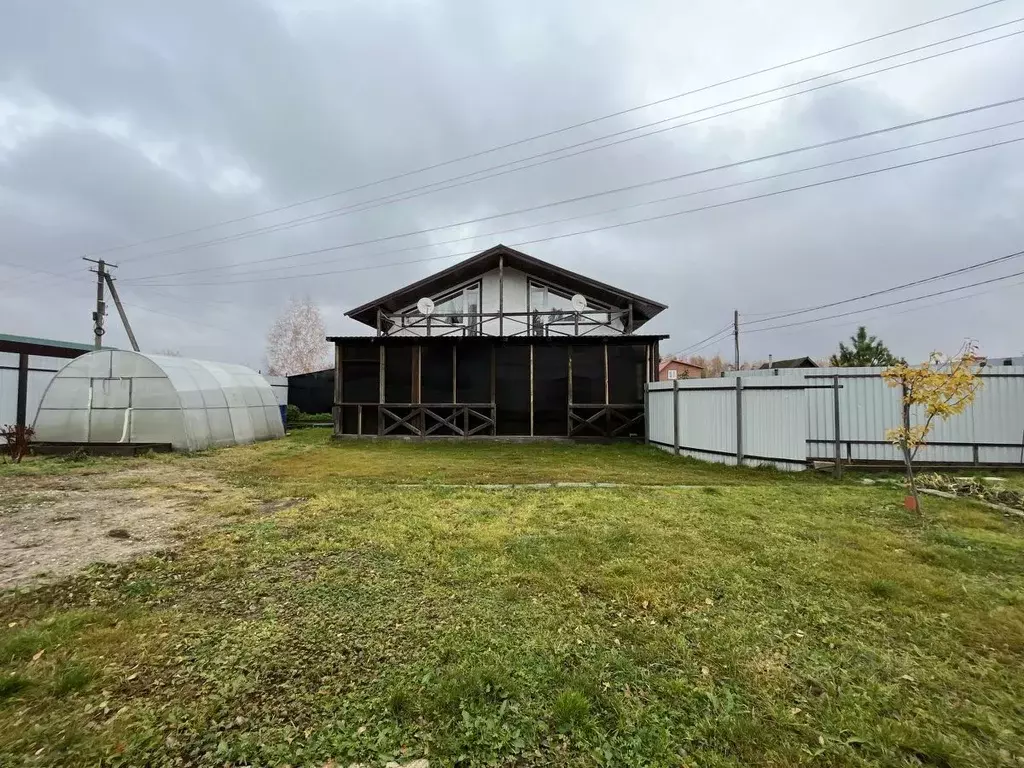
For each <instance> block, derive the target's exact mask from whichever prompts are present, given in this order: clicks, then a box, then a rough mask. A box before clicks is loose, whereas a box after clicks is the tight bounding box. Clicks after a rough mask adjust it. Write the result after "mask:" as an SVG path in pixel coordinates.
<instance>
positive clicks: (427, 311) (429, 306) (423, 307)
mask: <svg viewBox="0 0 1024 768" xmlns="http://www.w3.org/2000/svg"><path fill="white" fill-rule="evenodd" d="M416 309H417V310H419V313H420V314H421V315H432V314H434V300H433V299H431V298H428V297H427V296H424V297H423V298H422V299H420V300H419V301H417V302H416Z"/></svg>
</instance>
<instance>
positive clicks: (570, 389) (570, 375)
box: [565, 344, 572, 437]
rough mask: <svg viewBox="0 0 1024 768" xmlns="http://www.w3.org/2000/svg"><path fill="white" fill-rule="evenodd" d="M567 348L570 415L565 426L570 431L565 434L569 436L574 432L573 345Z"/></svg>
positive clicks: (567, 397) (567, 394) (567, 396)
mask: <svg viewBox="0 0 1024 768" xmlns="http://www.w3.org/2000/svg"><path fill="white" fill-rule="evenodd" d="M566 350H567V352H568V354H569V391H568V392H567V393H566V399H567V401H568V405H569V410H568V415H567V417H566V422H567V423H566V425H565V428H566V430H568V431H567V432H566V433H565V435H566V437H568V436H569V435H571V434H572V345H571V344H570V345H568V346H567V347H566Z"/></svg>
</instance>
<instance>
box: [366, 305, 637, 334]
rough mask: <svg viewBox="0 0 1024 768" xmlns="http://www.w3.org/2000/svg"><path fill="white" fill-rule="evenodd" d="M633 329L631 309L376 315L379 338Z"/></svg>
mask: <svg viewBox="0 0 1024 768" xmlns="http://www.w3.org/2000/svg"><path fill="white" fill-rule="evenodd" d="M632 325H633V322H632V311H631V309H622V310H618V309H613V310H584V311H583V312H574V311H565V312H563V311H560V310H559V311H547V312H541V311H539V310H536V311H533V312H473V313H465V312H459V313H454V312H452V313H438V314H433V315H420V314H417V313H408V314H401V313H388V312H384V311H383V310H378V313H377V335H378V336H394V335H398V334H402V333H409V332H410V331H411V332H413V335H423V336H485V335H486V336H586V335H588V334H590V333H593V332H594V331H599V330H601V329H603V330H605V331H613V332H614V333H616V334H620V333H632ZM485 327H486V330H485ZM417 331H420V332H422V333H416V332H417ZM495 331H496V332H495Z"/></svg>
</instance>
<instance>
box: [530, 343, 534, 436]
mask: <svg viewBox="0 0 1024 768" xmlns="http://www.w3.org/2000/svg"><path fill="white" fill-rule="evenodd" d="M530 437H533V344H531V345H530Z"/></svg>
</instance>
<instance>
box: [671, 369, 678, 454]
mask: <svg viewBox="0 0 1024 768" xmlns="http://www.w3.org/2000/svg"><path fill="white" fill-rule="evenodd" d="M672 452H673V453H674V454H675V455H676V456H678V455H679V379H672Z"/></svg>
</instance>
